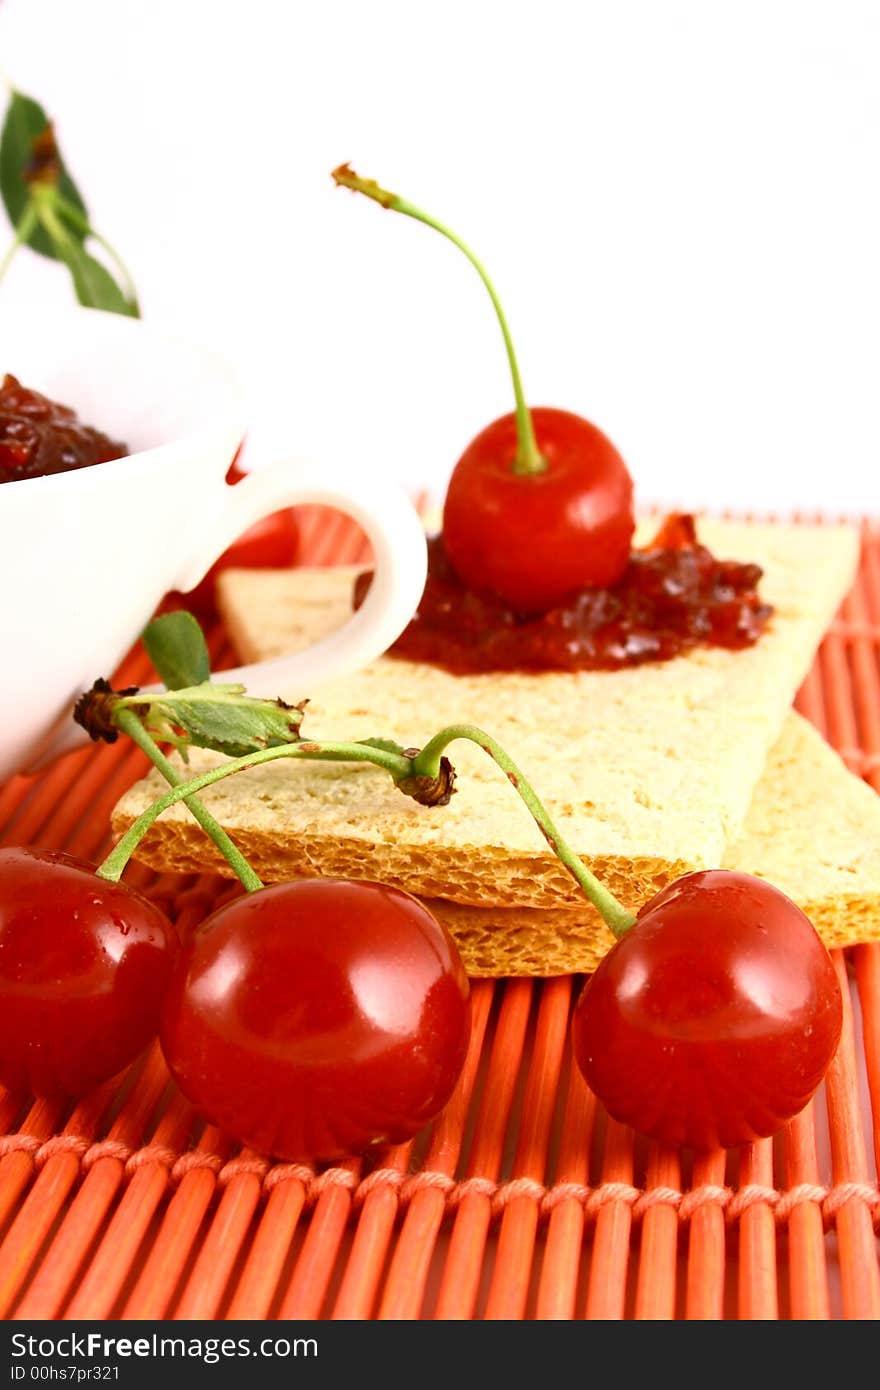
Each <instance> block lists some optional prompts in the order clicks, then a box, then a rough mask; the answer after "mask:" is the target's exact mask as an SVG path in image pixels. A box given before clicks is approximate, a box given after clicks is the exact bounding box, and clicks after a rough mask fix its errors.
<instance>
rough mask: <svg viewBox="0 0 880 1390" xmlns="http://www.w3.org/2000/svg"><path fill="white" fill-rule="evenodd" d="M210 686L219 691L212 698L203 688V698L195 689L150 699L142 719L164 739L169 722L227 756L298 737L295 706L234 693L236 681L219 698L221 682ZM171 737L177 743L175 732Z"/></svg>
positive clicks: (195, 741) (191, 738)
mask: <svg viewBox="0 0 880 1390" xmlns="http://www.w3.org/2000/svg"><path fill="white" fill-rule="evenodd" d="M208 689H209V690H210V692H211V695H217V694H219V695H220V697H221V698H220V700H217V701H212V699H211V697H210V695H209V694H208V692H207V691H206V697H205V699H200V698H199V694H200V692H199V691H198V690H193V691H175V692H174V693H173V694H171V695H169V696H168V697H167V698H161V697H160V698H159V699H157V700H155V701H153V703H152V704H151V705H150V709H149V714H148V716H147V721H146V722H147V726H148V728H149V729H150V730H151V731H154V732H155V733H156V734H157V735H158V737H159V738H161V739H166V740H168V732H167V731H168V728H169V726H170V727H172V728H176V729H178V730H182V731H183V734H184V736H185V738H186V742H187V743H190V744H195V746H196V747H198V748H212V749H213V750H214V751H215V752H217V753H224V754H225V755H226V756H227V757H229V758H240V757H243V756H244V755H245V754H246V753H256V752H259V750H260V749H262V748H277V747H280V746H281V745H282V744H285V743H296V742H298V741H299V727H300V724H301V722H302V710H301V709H300V708H299V707H298V706H296V705H294V706H291V705H286V704H285V703H284V702H283V701H281V700H278V701H272V700H257V699H253V698H252V697H250V696H247V695H243V694H242V695H237V692H238V691H239V690H240V687H237V686H228V687H225V689H226V690H227V691H228V692H230V698H229V699H228V702H223V693H224V687H223V686H211V687H209V688H208ZM187 696H191V697H192V698H187ZM168 741H172V740H168ZM173 741H174V742H175V743H176V744H177V745H178V746H180V742H181V740H180V736H179V734H178V735H177V736H176V737H175V738H174V739H173Z"/></svg>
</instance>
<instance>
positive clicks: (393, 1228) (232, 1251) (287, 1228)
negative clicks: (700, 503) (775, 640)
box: [0, 507, 880, 1321]
mask: <svg viewBox="0 0 880 1390" xmlns="http://www.w3.org/2000/svg"><path fill="white" fill-rule="evenodd" d="M862 537H863V546H862V563H861V567H860V571H859V576H858V580H857V583H856V584H855V586H854V588H853V590H852V592H851V594H850V595H849V596H848V598H847V599H846V601H845V603H844V604H843V606H842V608H841V611H840V613H839V615H838V617H837V619H836V621H835V622H834V624H833V625H832V627H831V628H830V629H829V632H828V634H827V635H826V638H825V640H824V642H823V644H822V647H821V650H820V652H819V653H818V655H817V659H816V661H815V663H814V666H813V669H812V670H811V672H810V674H809V676H808V677H807V679H806V680H805V681H804V684H803V686H802V688H801V691H800V692H799V694H798V698H797V702H796V703H797V707H798V709H799V710H800V711H801V713H803V714H804V715H806V716H807V718H809V719H810V720H812V722H813V723H814V724H815V726H816V727H817V728H818V729H819V731H820V732H821V733H822V734H823V735H824V736H825V737H826V738H827V739H828V740H829V742H830V743H832V744H833V745H834V746H835V747H836V748H837V749H838V750H839V751H840V752H841V754H842V756H843V757H844V758H845V760H846V762H847V764H848V766H849V767H850V768H851V769H852V770H853V771H854V772H855V773H856V774H857V775H858V776H860V777H863V778H864V779H865V780H866V781H867V782H868V783H869V784H870V785H871V786H873V787H874V788H875V789H876V790H878V791H880V526H878V524H877V523H876V522H865V523H864V525H863V530H862ZM302 538H303V559H304V561H305V562H307V563H311V564H334V563H356V562H359V561H361V560H363V559H364V558H365V556H366V553H367V552H366V548H365V542H364V538H363V536H362V534H361V533H360V532H359V531H358V530H357V529H356V528H355V527H354V525H353V524H352V523H350V522H348V521H347V520H346V519H345V518H342V517H341V516H339V515H337V514H334V513H329V512H327V511H326V510H324V509H322V508H317V507H315V508H308V509H303V512H302ZM210 642H211V653H212V659H213V661H214V662H215V665H216V666H217V667H218V668H222V667H223V666H224V665H230V664H233V663H234V653H233V652H232V651H231V650H230V649H229V646H228V644H227V642H226V640H225V637H224V634H223V633H222V631H220V630H219V629H215V630H214V631H213V632H212V633H211V634H210ZM97 674H101V673H97V672H96V675H97ZM151 678H152V673H151V671H150V668H149V663H148V662H147V660H146V658H145V656H144V655H143V653H142V651H140V650H139V649H135V650H134V651H133V652H132V653H131V654H130V655H129V657H128V658H127V659H126V661H125V662H124V663H123V665H122V667H121V669H120V671H119V672H118V673H117V683H125V684H129V683H130V684H139V683H145V682H147V681H149V680H150V679H151ZM145 767H146V762H145V759H144V758H143V755H142V754H141V753H140V751H139V750H137V749H136V748H133V747H132V746H131V745H130V744H128V743H126V741H124V740H120V741H119V742H118V743H117V744H115V745H113V746H112V747H111V746H104V747H100V748H90V749H84V750H82V751H79V752H76V753H73V754H70V755H69V756H68V757H66V758H64V759H63V760H61V761H60V762H58V763H56V764H55V765H54V766H52V767H51V768H49V769H46V770H45V771H43V772H42V773H41V774H39V775H38V776H37V777H35V778H30V779H28V778H24V777H13V778H12V779H11V780H10V781H8V782H7V783H6V784H5V785H4V786H2V787H0V844H32V845H39V846H43V847H47V848H54V849H64V850H67V851H68V852H70V853H73V854H77V855H80V856H82V857H84V858H88V859H92V860H94V861H95V862H97V861H98V860H99V859H100V857H101V856H102V855H103V854H104V853H105V852H106V850H107V849H108V847H109V843H110V841H109V817H110V811H111V808H112V807H113V805H114V804H115V802H116V800H117V799H118V797H119V796H120V794H121V793H122V791H123V790H124V789H125V788H126V787H127V786H128V785H129V784H130V783H131V782H132V781H134V780H135V779H136V778H137V777H139V776H140V775H141V774H142V772H143V771H144V769H145ZM130 875H131V879H130V881H132V882H133V883H137V884H138V886H141V887H143V888H145V889H146V890H147V891H148V892H150V893H151V894H153V895H154V896H156V898H157V899H158V900H159V901H161V902H162V904H163V906H165V907H166V908H167V909H168V910H169V911H171V912H172V913H173V914H174V916H175V917H176V919H177V920H178V922H179V923H180V925H181V927H182V928H184V929H186V928H187V927H191V926H193V925H194V924H195V923H196V922H198V921H199V920H200V918H202V917H203V916H204V915H205V914H206V913H207V912H208V911H210V910H211V908H212V907H213V906H215V905H216V904H217V903H218V902H219V901H220V900H221V899H222V898H223V897H224V896H228V895H229V893H230V892H232V891H235V890H234V889H232V888H230V885H229V884H228V883H227V882H225V881H221V880H220V879H215V878H213V877H211V876H203V877H200V878H195V877H190V878H181V877H176V876H171V875H163V876H161V877H160V876H156V875H152V874H150V873H148V872H147V871H145V870H143V869H141V868H138V867H137V866H132V869H131V870H130ZM835 965H836V968H837V970H838V972H839V978H840V980H841V983H842V985H843V986H844V994H845V1002H846V1017H845V1023H844V1033H843V1039H842V1042H841V1047H840V1050H839V1052H838V1056H837V1058H836V1059H835V1062H834V1064H833V1066H832V1068H831V1070H830V1071H829V1074H828V1076H827V1078H826V1081H825V1083H824V1085H823V1086H822V1088H821V1089H820V1091H819V1092H818V1093H817V1095H816V1097H815V1098H814V1100H813V1101H812V1102H811V1104H810V1105H809V1106H808V1107H807V1109H806V1110H805V1111H804V1112H803V1113H802V1114H801V1115H799V1116H797V1117H796V1118H795V1119H794V1120H792V1121H791V1123H790V1124H789V1125H788V1126H787V1127H786V1129H785V1130H784V1132H783V1133H782V1134H781V1135H778V1136H776V1137H775V1138H773V1139H769V1140H764V1141H762V1142H761V1143H758V1144H754V1145H749V1146H745V1147H744V1148H743V1149H742V1150H741V1151H739V1152H732V1153H729V1154H725V1153H722V1152H720V1151H719V1152H716V1153H711V1154H706V1155H702V1156H700V1157H697V1158H692V1157H691V1156H689V1155H687V1154H678V1153H675V1152H672V1151H670V1150H666V1149H664V1148H662V1147H661V1146H659V1145H656V1144H651V1143H646V1142H645V1141H644V1140H641V1139H639V1138H638V1137H637V1136H635V1135H633V1134H632V1132H631V1131H629V1130H627V1129H625V1128H624V1127H623V1126H621V1125H619V1124H616V1123H615V1122H613V1121H611V1120H610V1119H609V1118H608V1117H607V1116H606V1115H605V1114H604V1112H603V1110H602V1107H601V1106H600V1105H598V1104H597V1102H596V1100H595V1098H594V1097H593V1096H592V1095H591V1094H590V1092H589V1090H588V1089H587V1087H586V1085H585V1084H584V1082H583V1080H582V1078H581V1077H580V1074H579V1073H578V1071H577V1069H576V1068H575V1067H574V1066H573V1065H572V1061H571V1056H570V1050H569V1043H568V1024H569V1019H570V1012H571V1007H572V1004H573V1001H574V999H575V998H576V994H577V989H578V986H579V981H578V980H575V979H568V978H565V979H557V980H547V981H530V980H519V981H506V982H505V981H496V982H492V981H486V980H483V981H477V982H475V983H474V988H473V1006H474V1007H473V1017H474V1027H473V1034H472V1038H471V1046H470V1050H469V1053H468V1058H467V1061H466V1064H465V1067H464V1070H463V1073H462V1076H461V1078H460V1080H459V1084H458V1087H457V1089H456V1092H455V1094H454V1096H453V1098H452V1100H451V1101H450V1103H449V1105H448V1106H447V1108H446V1110H445V1111H444V1113H443V1115H442V1116H441V1117H440V1118H439V1119H438V1120H437V1121H436V1123H435V1124H434V1125H433V1126H432V1127H430V1129H429V1130H428V1131H427V1132H426V1133H424V1134H422V1135H419V1136H417V1137H416V1138H415V1139H414V1140H413V1141H411V1142H410V1143H408V1144H404V1145H399V1146H396V1147H394V1148H387V1149H385V1150H382V1151H381V1152H379V1153H378V1154H376V1155H374V1156H372V1157H371V1159H370V1160H369V1162H368V1161H367V1160H364V1159H355V1158H352V1159H350V1160H347V1161H344V1162H340V1163H338V1164H335V1165H332V1166H327V1167H324V1168H315V1167H313V1166H311V1165H307V1164H273V1163H271V1162H269V1161H268V1160H267V1159H265V1158H264V1157H263V1156H262V1155H260V1154H256V1153H253V1152H251V1151H250V1150H247V1149H242V1148H239V1147H237V1146H236V1145H234V1144H233V1143H231V1142H230V1141H229V1140H228V1139H227V1138H226V1137H225V1136H224V1135H223V1134H222V1133H220V1132H219V1131H218V1130H217V1129H215V1128H214V1127H213V1126H210V1125H206V1124H204V1123H203V1122H202V1121H201V1120H200V1119H199V1118H198V1116H196V1115H195V1114H194V1113H193V1112H192V1111H191V1109H190V1107H189V1106H188V1105H187V1104H186V1102H185V1101H184V1100H183V1098H182V1097H181V1096H180V1095H179V1094H178V1093H177V1092H176V1090H175V1088H174V1087H173V1085H172V1083H171V1082H170V1080H169V1078H168V1075H167V1071H166V1069H165V1066H164V1062H163V1060H162V1056H161V1053H160V1051H159V1049H158V1047H157V1046H154V1047H153V1048H151V1049H150V1050H149V1051H148V1052H147V1054H146V1055H145V1056H144V1057H143V1058H141V1059H140V1061H139V1062H138V1063H137V1064H136V1065H135V1066H134V1067H132V1068H131V1069H130V1071H129V1072H128V1073H127V1074H126V1075H124V1076H121V1077H118V1078H116V1079H115V1080H114V1081H112V1082H109V1083H107V1084H106V1085H105V1086H103V1087H101V1088H100V1089H99V1090H98V1091H96V1092H95V1093H94V1094H93V1095H91V1096H89V1097H86V1098H85V1099H84V1100H83V1101H81V1102H80V1103H79V1104H78V1105H76V1106H69V1107H67V1108H64V1107H62V1106H58V1105H54V1106H53V1105H48V1104H45V1103H41V1102H32V1101H30V1100H29V1099H28V1098H27V1097H16V1096H11V1095H7V1094H4V1093H2V1092H0V1134H2V1138H0V1318H2V1319H4V1320H12V1321H15V1320H21V1319H56V1318H61V1319H65V1320H78V1319H105V1318H114V1319H123V1320H134V1319H150V1318H153V1319H172V1320H178V1321H186V1320H190V1319H201V1318H208V1319H217V1320H220V1321H223V1320H226V1319H253V1320H275V1319H282V1318H297V1319H335V1320H343V1319H381V1320H391V1319H398V1320H399V1319H405V1320H428V1319H431V1320H438V1319H448V1320H541V1321H550V1320H557V1321H559V1320H564V1321H572V1320H583V1319H586V1320H640V1321H645V1320H672V1319H684V1320H703V1321H706V1320H725V1319H731V1320H732V1319H741V1320H750V1321H751V1320H765V1321H766V1320H781V1319H786V1320H791V1319H794V1320H801V1319H809V1320H826V1321H828V1320H852V1319H860V1320H862V1319H871V1320H876V1319H877V1318H878V1317H880V1262H878V1227H880V1194H878V1186H877V1171H878V1163H880V945H866V946H860V947H857V948H855V949H854V950H851V951H847V952H841V951H838V952H836V953H835Z"/></svg>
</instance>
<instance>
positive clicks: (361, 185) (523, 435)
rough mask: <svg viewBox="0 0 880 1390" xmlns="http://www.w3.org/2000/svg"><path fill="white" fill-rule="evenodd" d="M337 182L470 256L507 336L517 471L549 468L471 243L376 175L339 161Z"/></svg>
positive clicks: (497, 308) (500, 312)
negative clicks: (360, 172)
mask: <svg viewBox="0 0 880 1390" xmlns="http://www.w3.org/2000/svg"><path fill="white" fill-rule="evenodd" d="M332 177H333V179H334V180H335V182H336V183H337V184H338V185H339V186H340V187H342V188H350V189H351V190H352V192H353V193H363V194H364V196H365V197H367V198H372V200H373V202H374V203H379V205H380V206H381V207H383V208H388V209H390V211H392V212H401V213H403V214H404V216H405V217H412V218H414V219H415V220H416V221H417V222H424V224H425V226H426V227H433V229H434V231H435V232H439V233H440V235H441V236H445V237H446V238H447V240H448V241H451V242H452V243H453V245H454V246H457V247H458V249H459V251H461V252H463V253H464V255H465V256H467V258H468V260H469V261H470V263H471V265H472V266H473V267H474V269H475V270H476V272H477V274H478V275H479V277H480V279H481V280H482V282H483V284H484V285H485V287H486V289H487V291H488V293H489V298H490V299H491V301H492V304H493V307H494V309H495V313H496V314H497V316H498V322H499V324H500V326H501V333H502V336H503V338H504V346H505V348H506V350H507V360H508V362H509V364H510V375H511V377H512V378H513V394H514V397H515V400H516V433H517V451H516V458H515V460H514V462H513V471H514V473H544V472H546V470H547V460H546V459H545V458H544V457H543V455H542V454H541V452H540V450H539V449H538V442H537V440H536V439H535V427H534V424H533V422H532V414H531V411H530V410H529V408H528V406H527V405H526V398H525V395H524V393H523V388H522V379H521V377H520V374H519V366H518V365H517V360H516V353H515V352H514V350H513V339H512V338H511V336H510V329H509V328H508V326H507V319H506V318H505V316H504V310H503V309H502V307H501V302H500V300H499V298H498V295H497V294H496V292H495V287H494V285H493V284H492V281H491V280H490V279H489V276H488V275H487V273H486V270H485V267H484V266H483V264H482V262H481V261H479V260H478V259H477V257H476V256H475V255H474V253H473V251H472V250H471V249H470V247H469V246H466V245H465V243H464V242H463V241H462V240H461V237H459V236H457V235H456V233H455V232H453V231H451V230H450V228H449V227H447V226H446V225H445V224H444V223H442V222H438V221H437V219H436V218H435V217H431V216H430V214H429V213H427V212H423V211H422V209H421V208H417V207H415V206H414V204H413V203H409V202H407V200H406V199H405V198H401V197H399V196H398V195H397V194H396V193H389V192H388V190H387V189H385V188H380V186H379V184H378V183H376V182H375V180H374V179H362V178H360V176H359V175H358V174H356V173H355V172H354V170H353V169H352V168H350V167H349V165H348V164H340V166H339V168H338V169H334V170H333V174H332Z"/></svg>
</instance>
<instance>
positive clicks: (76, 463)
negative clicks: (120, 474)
mask: <svg viewBox="0 0 880 1390" xmlns="http://www.w3.org/2000/svg"><path fill="white" fill-rule="evenodd" d="M127 453H128V450H127V448H126V446H125V445H124V444H120V443H118V441H116V440H113V439H110V438H109V437H108V436H107V435H106V434H102V433H101V431H100V430H96V429H93V428H92V427H91V426H90V425H84V424H83V423H82V422H81V421H80V420H78V419H77V416H76V414H75V412H74V411H73V410H71V409H70V407H69V406H66V405H59V404H58V402H57V401H50V400H49V399H48V397H47V396H42V395H40V393H39V392H38V391H30V390H28V388H27V387H25V386H22V385H21V383H20V382H19V381H17V380H16V378H15V377H14V376H9V375H8V374H7V375H6V376H5V377H4V378H3V382H2V384H0V483H13V482H17V481H18V480H19V479H21V478H41V477H44V476H45V475H46V474H49V473H69V472H70V471H71V470H72V469H75V468H90V467H91V466H92V465H93V464H95V463H106V462H107V461H108V459H116V458H122V457H123V455H125V454H127Z"/></svg>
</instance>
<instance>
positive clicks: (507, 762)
mask: <svg viewBox="0 0 880 1390" xmlns="http://www.w3.org/2000/svg"><path fill="white" fill-rule="evenodd" d="M460 738H461V739H467V740H468V741H469V742H470V743H475V744H476V745H477V746H478V747H479V748H482V750H483V752H484V753H488V755H489V757H490V758H492V759H493V760H494V761H495V762H496V763H497V764H498V766H499V767H500V768H501V771H502V772H504V773H505V774H506V776H507V780H508V781H509V782H510V783H511V785H512V786H513V787H515V788H516V790H517V791H518V792H519V795H520V798H521V799H522V801H523V802H524V804H525V806H526V807H527V809H528V810H529V811H530V812H531V815H532V818H533V819H534V820H535V822H536V824H537V826H538V829H539V830H540V831H541V833H542V835H543V836H544V839H545V840H546V841H547V843H548V845H549V846H550V848H551V849H552V850H553V853H554V854H555V855H556V856H557V858H558V859H559V860H560V862H561V863H562V864H564V866H565V868H566V869H568V872H569V873H570V874H571V876H572V878H573V879H574V880H575V882H576V883H577V884H578V886H579V887H580V888H581V889H582V890H583V892H584V893H585V894H586V896H587V897H588V898H589V900H590V902H591V903H592V904H593V906H594V907H595V908H596V910H597V911H598V913H599V915H600V916H601V917H602V919H603V921H604V922H605V923H606V925H607V926H608V927H610V929H611V931H612V932H613V934H614V935H615V936H616V937H618V938H620V937H621V936H623V935H624V934H625V933H626V932H627V931H629V929H630V927H631V926H632V925H633V923H634V922H635V920H636V919H635V916H634V915H633V913H631V912H629V911H628V910H627V908H625V907H624V906H623V904H622V903H620V902H618V901H617V899H616V898H615V897H614V895H613V894H612V893H609V891H608V889H607V888H606V887H605V886H604V885H603V884H601V883H600V882H599V880H598V879H597V878H596V877H595V875H594V874H591V873H590V871H589V869H588V868H587V867H586V865H585V864H584V862H583V860H582V859H581V858H580V857H579V856H578V855H577V854H575V852H574V850H573V849H572V848H571V846H570V845H569V844H567V843H566V841H565V840H564V839H563V837H562V836H561V835H560V833H559V831H558V830H557V829H556V826H555V825H554V824H553V822H552V820H551V819H550V817H549V815H548V814H547V810H546V808H545V807H544V805H543V803H542V802H541V801H540V799H539V798H538V796H537V794H536V792H535V790H534V788H533V787H532V785H531V783H530V782H529V781H528V779H527V778H526V777H525V776H524V775H523V773H522V772H521V771H520V769H519V768H518V767H517V765H516V763H515V762H514V761H513V759H512V758H511V757H509V756H508V754H507V753H505V751H504V749H503V748H502V747H501V745H500V743H497V742H496V740H495V739H494V738H492V736H491V734H487V733H486V731H485V730H484V729H480V728H477V726H476V725H475V724H451V725H449V727H448V728H446V729H441V730H440V733H439V734H435V735H434V737H433V738H432V739H430V740H429V741H428V742H427V743H426V744H425V746H424V748H423V749H422V750H421V752H420V753H418V754H417V755H416V756H415V757H414V758H413V772H414V773H415V774H416V775H417V776H419V775H422V776H426V777H436V775H437V773H438V771H439V768H440V757H441V754H442V753H443V751H444V749H446V748H447V747H448V746H449V744H450V743H454V742H455V741H456V739H460Z"/></svg>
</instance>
